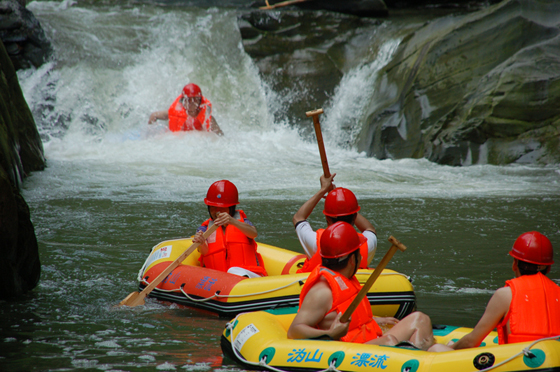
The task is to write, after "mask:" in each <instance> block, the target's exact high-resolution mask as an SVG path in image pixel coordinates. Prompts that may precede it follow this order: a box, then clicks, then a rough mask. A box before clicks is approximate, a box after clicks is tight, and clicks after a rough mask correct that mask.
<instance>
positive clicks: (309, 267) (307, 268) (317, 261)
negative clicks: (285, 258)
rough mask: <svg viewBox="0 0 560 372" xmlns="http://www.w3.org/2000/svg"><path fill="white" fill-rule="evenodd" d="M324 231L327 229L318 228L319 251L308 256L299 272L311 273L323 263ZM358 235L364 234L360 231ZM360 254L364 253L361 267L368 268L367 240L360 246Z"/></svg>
mask: <svg viewBox="0 0 560 372" xmlns="http://www.w3.org/2000/svg"><path fill="white" fill-rule="evenodd" d="M324 231H325V229H319V230H317V251H316V252H315V254H314V255H313V256H312V257H311V258H307V259H306V260H305V262H304V263H303V266H302V267H301V269H298V270H297V271H296V272H297V273H298V274H299V273H310V272H311V271H313V269H315V268H316V267H317V266H320V265H321V263H322V259H321V254H320V251H321V245H320V244H319V242H320V241H321V236H322V235H323V232H324ZM358 235H360V236H361V235H362V234H360V233H358ZM360 254H361V255H362V260H361V261H360V269H367V267H368V255H369V250H368V242H367V240H366V241H365V242H364V244H362V245H361V246H360Z"/></svg>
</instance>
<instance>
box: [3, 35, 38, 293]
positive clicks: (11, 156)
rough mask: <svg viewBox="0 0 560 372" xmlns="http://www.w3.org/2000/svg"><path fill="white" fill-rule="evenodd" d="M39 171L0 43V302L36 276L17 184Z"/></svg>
mask: <svg viewBox="0 0 560 372" xmlns="http://www.w3.org/2000/svg"><path fill="white" fill-rule="evenodd" d="M44 167H45V158H44V156H43V147H42V143H41V139H40V137H39V133H38V132H37V127H36V125H35V121H34V120H33V116H32V115H31V111H30V110H29V107H28V106H27V103H26V101H25V98H24V97H23V93H22V91H21V88H20V86H19V82H18V79H17V75H16V72H15V69H14V66H13V65H12V62H11V60H10V58H9V56H8V54H7V52H6V49H5V48H4V44H3V43H2V42H0V256H1V257H2V259H1V260H0V283H1V285H0V298H10V297H15V296H18V295H21V294H23V293H25V292H27V291H28V290H30V289H33V288H34V287H35V286H36V285H37V283H38V281H39V276H40V272H41V265H40V261H39V249H38V245H37V238H36V236H35V231H34V228H33V224H32V223H31V218H30V213H29V208H28V206H27V203H26V202H25V200H24V199H23V197H22V196H21V194H20V192H19V186H20V185H21V182H22V180H23V178H24V177H25V176H26V175H27V174H28V173H29V172H32V171H36V170H42V169H44Z"/></svg>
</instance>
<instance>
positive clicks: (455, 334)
mask: <svg viewBox="0 0 560 372" xmlns="http://www.w3.org/2000/svg"><path fill="white" fill-rule="evenodd" d="M296 312H297V308H293V309H292V311H283V312H280V311H274V310H269V311H259V312H253V313H245V314H240V315H238V316H237V317H236V318H235V319H234V320H232V321H231V322H230V323H228V324H227V325H226V329H225V330H224V333H223V334H222V338H221V346H222V351H223V353H224V355H225V356H226V359H225V360H224V363H227V359H231V360H233V361H234V362H236V363H238V364H241V365H242V366H243V367H245V368H248V369H261V370H273V371H276V372H282V371H292V372H301V371H325V370H328V371H354V372H358V371H364V372H365V371H367V372H372V371H384V372H424V371H430V372H439V371H441V372H456V371H473V372H476V371H482V370H483V371H490V370H492V371H496V372H498V371H502V372H503V371H541V372H542V371H560V340H559V339H558V338H555V339H543V340H538V341H534V342H525V343H519V344H510V345H498V344H497V342H498V338H497V334H496V333H495V332H493V333H491V334H490V335H489V336H487V337H486V339H485V340H484V341H483V343H482V345H481V346H480V347H478V348H473V349H464V350H456V351H448V352H442V353H435V352H427V351H421V350H411V349H409V348H401V347H392V346H375V345H363V344H353V343H347V342H340V341H325V340H289V339H287V336H286V333H287V330H288V328H289V326H290V324H291V323H292V320H293V318H294V316H295V313H296ZM437 328H439V329H434V335H435V337H436V340H437V342H438V343H442V344H446V343H448V342H449V341H451V340H458V339H459V338H461V337H462V336H463V335H465V334H467V333H469V332H470V331H471V329H469V328H458V327H448V326H440V327H437Z"/></svg>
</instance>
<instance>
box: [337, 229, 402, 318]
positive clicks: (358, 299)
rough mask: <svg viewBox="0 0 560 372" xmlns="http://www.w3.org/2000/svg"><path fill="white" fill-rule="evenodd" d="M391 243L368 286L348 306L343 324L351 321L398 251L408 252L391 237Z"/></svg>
mask: <svg viewBox="0 0 560 372" xmlns="http://www.w3.org/2000/svg"><path fill="white" fill-rule="evenodd" d="M389 241H390V242H391V244H392V245H391V248H389V250H388V251H387V253H385V256H383V258H382V259H381V262H379V264H378V265H377V267H376V268H375V270H373V273H372V274H371V275H370V276H369V278H368V280H367V282H366V284H364V286H363V287H362V289H361V290H360V292H358V294H357V295H356V297H355V298H354V300H353V301H352V303H351V304H350V306H348V309H346V311H345V312H344V314H342V316H341V317H340V322H341V323H346V322H348V319H350V316H351V315H352V313H353V312H354V310H356V308H357V307H358V305H359V304H360V302H361V301H362V299H363V298H364V297H365V296H366V295H367V293H368V291H369V289H370V288H371V286H372V285H373V283H375V281H376V280H377V278H378V277H379V275H381V272H382V271H383V269H385V266H387V264H388V263H389V261H390V260H391V258H392V257H393V255H394V254H395V252H396V251H397V249H398V250H400V251H401V252H404V251H405V250H406V247H405V245H404V244H402V243H401V242H399V241H398V240H397V239H396V238H394V237H393V236H390V237H389Z"/></svg>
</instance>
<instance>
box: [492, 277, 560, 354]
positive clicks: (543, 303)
mask: <svg viewBox="0 0 560 372" xmlns="http://www.w3.org/2000/svg"><path fill="white" fill-rule="evenodd" d="M506 286H509V287H510V288H511V294H512V297H511V304H510V306H509V311H508V313H507V315H506V316H505V317H504V319H503V320H502V321H501V323H500V324H498V327H497V330H498V342H499V344H500V345H501V344H513V343H516V342H525V341H533V340H538V339H540V338H545V337H553V336H558V335H560V287H559V286H558V285H557V284H556V283H554V282H553V281H552V280H550V279H549V278H547V277H546V276H545V275H543V274H541V273H537V274H535V275H522V276H520V277H519V278H515V279H512V280H508V281H506ZM508 321H509V329H510V331H511V334H508V333H507V324H508Z"/></svg>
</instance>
